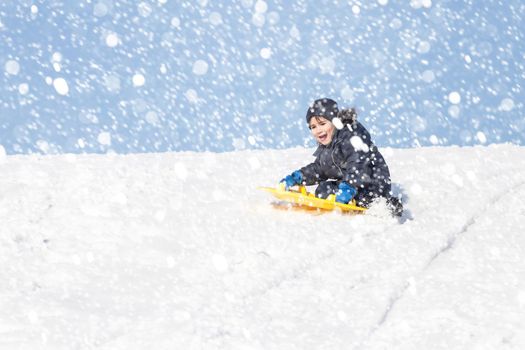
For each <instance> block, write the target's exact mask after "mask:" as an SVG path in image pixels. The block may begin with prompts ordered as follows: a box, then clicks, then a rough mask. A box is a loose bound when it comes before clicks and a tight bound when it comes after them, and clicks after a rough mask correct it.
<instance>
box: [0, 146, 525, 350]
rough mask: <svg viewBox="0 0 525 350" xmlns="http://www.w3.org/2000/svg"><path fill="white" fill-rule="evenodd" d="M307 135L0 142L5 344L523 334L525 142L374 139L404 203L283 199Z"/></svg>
mask: <svg viewBox="0 0 525 350" xmlns="http://www.w3.org/2000/svg"><path fill="white" fill-rule="evenodd" d="M311 152H312V150H311V149H302V148H295V149H289V150H272V151H262V150H261V151H253V150H252V151H240V152H235V153H221V154H216V153H165V154H141V155H57V156H42V157H37V156H6V155H5V152H4V155H3V156H0V171H1V174H2V176H1V177H0V191H1V193H2V196H1V197H0V219H1V222H2V224H1V225H0V266H1V267H2V268H1V269H0V281H1V283H0V310H2V311H1V313H0V349H112V350H114V349H126V350H128V349H155V350H160V349H301V350H304V349H491V350H492V349H523V348H525V260H524V259H523V256H524V254H525V236H524V235H523V228H522V227H523V223H524V218H525V200H524V198H525V163H524V162H523V161H522V160H523V159H524V156H525V149H524V148H523V147H518V146H512V145H497V146H496V145H492V146H486V147H481V146H477V147H468V148H459V147H448V148H440V147H431V148H420V149H403V150H401V149H383V152H384V155H385V157H386V159H387V161H388V162H389V164H390V167H391V171H392V174H393V181H394V182H395V184H396V185H395V189H396V191H397V192H398V193H402V194H403V198H404V202H405V206H406V208H407V212H406V214H405V216H404V217H403V219H402V220H401V221H397V220H395V219H392V218H390V217H388V216H387V215H386V212H385V209H384V208H383V207H381V206H377V207H375V208H373V209H371V210H370V212H369V213H367V214H366V215H360V216H348V215H343V214H340V213H335V212H334V213H328V214H322V215H312V214H307V213H302V212H297V211H289V210H276V209H274V208H273V207H272V206H271V205H270V203H271V202H272V199H271V198H270V197H269V196H268V194H266V193H263V192H261V191H257V190H256V186H258V185H272V184H275V183H276V182H277V181H278V180H279V179H280V178H281V177H282V176H284V175H285V174H287V173H289V172H290V171H292V170H294V169H296V168H297V167H299V166H301V165H304V164H305V163H306V162H307V161H308V160H310V159H312V158H311Z"/></svg>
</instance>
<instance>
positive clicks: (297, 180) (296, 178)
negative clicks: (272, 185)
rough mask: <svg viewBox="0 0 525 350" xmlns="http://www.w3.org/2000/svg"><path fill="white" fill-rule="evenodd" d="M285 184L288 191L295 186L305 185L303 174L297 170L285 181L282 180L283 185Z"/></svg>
mask: <svg viewBox="0 0 525 350" xmlns="http://www.w3.org/2000/svg"><path fill="white" fill-rule="evenodd" d="M283 182H284V185H285V189H286V190H287V191H288V190H289V189H290V187H293V186H295V185H301V184H302V183H303V174H302V173H301V172H300V171H299V170H296V171H294V172H293V173H291V174H290V175H288V176H286V177H285V178H284V179H282V180H281V183H283Z"/></svg>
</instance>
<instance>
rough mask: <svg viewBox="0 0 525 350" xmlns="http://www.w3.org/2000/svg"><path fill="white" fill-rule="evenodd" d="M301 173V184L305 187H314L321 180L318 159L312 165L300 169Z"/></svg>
mask: <svg viewBox="0 0 525 350" xmlns="http://www.w3.org/2000/svg"><path fill="white" fill-rule="evenodd" d="M300 170H301V173H302V174H303V183H304V184H305V185H306V186H310V185H315V184H316V183H318V182H319V180H321V172H320V166H319V160H318V158H316V159H315V161H314V162H313V163H310V164H308V165H307V166H304V167H302V168H301V169H300Z"/></svg>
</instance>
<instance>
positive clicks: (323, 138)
mask: <svg viewBox="0 0 525 350" xmlns="http://www.w3.org/2000/svg"><path fill="white" fill-rule="evenodd" d="M317 139H318V140H319V142H321V143H323V142H325V141H326V140H327V139H328V134H327V133H322V134H320V135H319V136H317Z"/></svg>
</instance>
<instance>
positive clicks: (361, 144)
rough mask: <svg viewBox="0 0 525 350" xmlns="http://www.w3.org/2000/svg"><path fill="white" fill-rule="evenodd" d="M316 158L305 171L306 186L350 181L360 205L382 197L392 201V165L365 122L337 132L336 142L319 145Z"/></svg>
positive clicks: (355, 123) (315, 154) (334, 137)
mask: <svg viewBox="0 0 525 350" xmlns="http://www.w3.org/2000/svg"><path fill="white" fill-rule="evenodd" d="M349 126H350V127H349ZM313 155H314V156H315V157H316V159H315V161H314V162H313V163H311V164H309V165H307V166H305V167H303V168H301V172H302V174H303V181H304V183H305V184H306V185H308V186H309V185H314V184H317V183H319V182H321V181H326V180H330V179H333V180H338V181H346V182H348V183H349V184H351V185H352V186H354V187H355V188H356V189H357V195H356V200H357V202H358V203H363V204H369V203H370V202H371V200H372V199H374V198H375V197H378V196H380V197H385V198H390V196H391V195H390V189H391V186H390V171H389V170H388V165H387V164H386V162H385V159H384V158H383V156H382V155H381V153H379V151H378V149H377V147H376V146H375V145H374V144H373V142H372V140H371V138H370V134H369V133H368V131H367V130H366V129H365V128H364V127H363V125H361V123H359V122H357V121H355V122H354V123H352V124H350V125H345V127H344V128H342V129H341V130H337V129H336V130H335V132H334V136H333V139H332V142H330V144H328V145H326V146H325V145H319V147H318V148H317V150H316V151H315V153H314V154H313Z"/></svg>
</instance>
